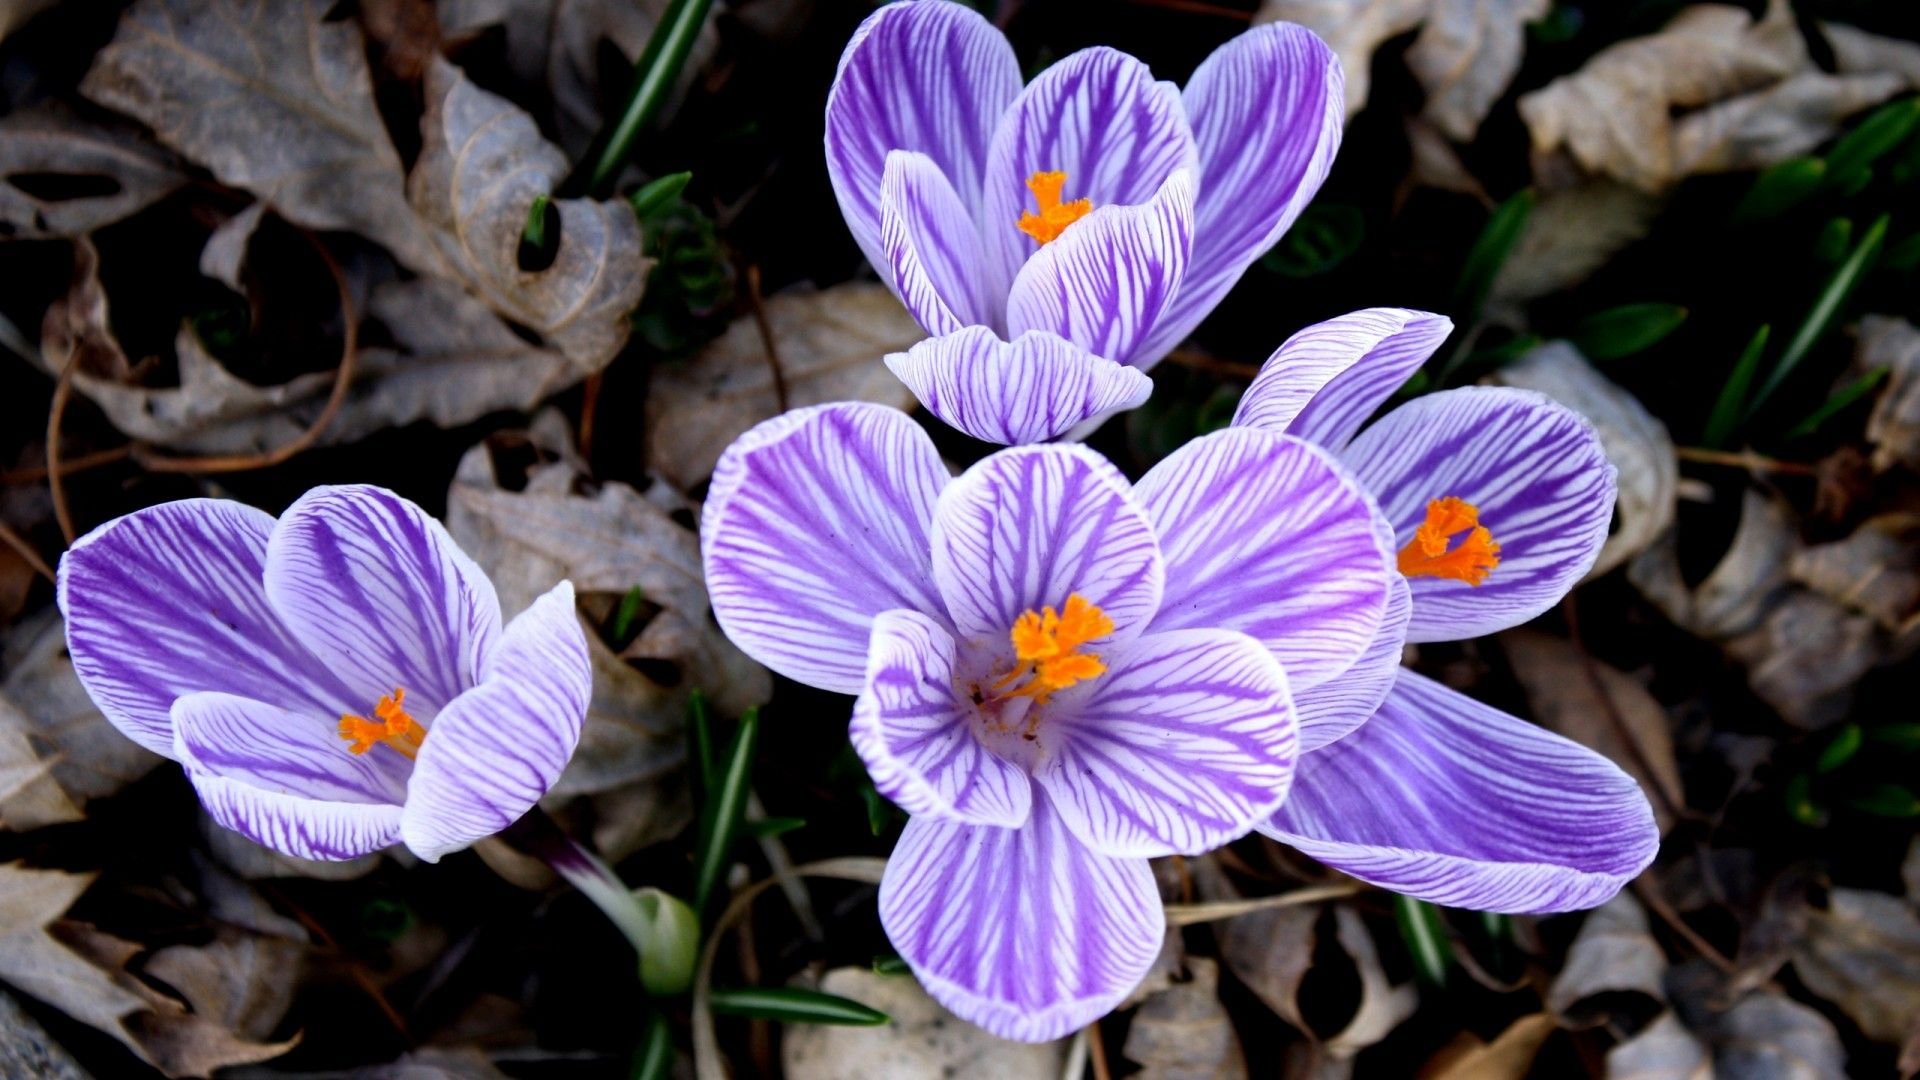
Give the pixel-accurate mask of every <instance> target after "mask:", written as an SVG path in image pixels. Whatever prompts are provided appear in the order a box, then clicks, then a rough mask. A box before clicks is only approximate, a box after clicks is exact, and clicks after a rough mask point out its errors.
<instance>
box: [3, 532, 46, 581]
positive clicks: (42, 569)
mask: <svg viewBox="0 0 1920 1080" xmlns="http://www.w3.org/2000/svg"><path fill="white" fill-rule="evenodd" d="M0 543H4V544H6V545H7V546H8V547H10V548H12V549H13V550H14V551H15V552H17V553H18V554H19V556H20V557H21V558H22V559H25V560H26V561H27V565H28V566H31V567H33V572H34V573H36V574H39V575H40V576H41V577H43V578H46V579H47V580H48V581H53V580H55V578H54V576H53V567H51V566H48V565H47V560H45V559H43V558H41V557H40V553H39V552H38V551H35V550H34V547H33V545H32V544H29V543H27V538H26V537H24V536H21V535H20V534H19V533H17V532H14V531H13V529H12V528H11V527H10V526H8V525H7V523H6V522H4V521H0Z"/></svg>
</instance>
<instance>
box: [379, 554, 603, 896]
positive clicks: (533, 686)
mask: <svg viewBox="0 0 1920 1080" xmlns="http://www.w3.org/2000/svg"><path fill="white" fill-rule="evenodd" d="M592 696H593V668H592V665H591V663H590V662H589V661H588V659H587V635H586V631H584V630H583V629H582V628H581V626H580V617H579V616H578V615H576V614H574V610H573V585H572V583H571V582H565V581H563V582H561V583H560V584H558V585H556V586H554V587H553V589H552V590H550V591H549V592H547V593H546V594H545V595H544V596H542V597H540V599H538V600H535V601H534V602H533V603H532V605H530V606H529V607H528V608H527V610H525V611H523V612H521V613H520V614H519V615H518V616H516V617H515V618H514V620H513V621H512V622H510V623H508V624H507V628H506V630H505V631H504V632H503V633H502V634H501V635H500V644H499V647H498V648H495V649H494V650H493V651H492V652H491V653H489V654H488V656H487V659H486V665H485V667H484V668H483V669H482V672H481V679H480V685H478V686H476V687H474V688H473V689H471V690H469V691H467V692H466V693H465V694H462V695H460V697H458V698H455V699H454V701H453V703H452V704H451V705H448V706H447V707H446V708H445V709H444V710H442V711H441V713H440V716H439V717H438V718H437V719H436V720H435V721H434V723H433V727H432V728H431V730H429V731H428V732H427V737H426V740H425V742H424V743H422V745H421V747H420V756H419V760H418V761H416V762H415V763H414V768H413V779H412V780H411V781H410V782H409V783H408V785H407V801H406V809H405V811H404V813H403V814H402V816H401V820H400V828H401V837H402V839H404V840H405V841H406V844H407V847H408V848H409V849H411V850H412V851H413V853H414V854H415V855H418V856H420V857H421V858H423V859H426V860H427V861H429V862H433V861H436V860H438V859H439V858H440V857H441V856H443V855H446V854H447V853H449V852H453V851H458V850H460V849H461V848H464V847H466V846H467V845H469V844H472V843H473V842H474V841H476V840H479V839H482V838H484V837H488V836H492V835H493V834H494V833H497V832H499V831H500V830H501V829H504V828H506V827H507V826H508V825H511V824H513V822H514V821H516V820H518V819H519V818H520V816H521V815H523V814H525V813H526V812H527V811H529V810H531V809H533V806H534V804H535V803H537V802H539V801H540V799H541V797H542V796H544V795H545V794H546V793H547V791H548V790H549V789H550V788H552V787H553V785H554V782H555V781H557V780H559V779H560V773H561V772H562V771H563V770H565V769H566V767H567V762H568V760H569V759H571V758H572V757H573V750H574V747H575V746H577V745H578V744H579V742H580V725H581V723H582V722H583V721H585V719H586V715H587V702H588V701H589V700H590V699H591V698H592ZM375 749H376V751H377V750H378V748H377V747H376V748H375Z"/></svg>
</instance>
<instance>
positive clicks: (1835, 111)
mask: <svg viewBox="0 0 1920 1080" xmlns="http://www.w3.org/2000/svg"><path fill="white" fill-rule="evenodd" d="M1905 86H1906V80H1905V79H1903V78H1901V77H1900V76H1899V75H1895V74H1892V73H1888V72H1876V73H1872V74H1861V75H1829V74H1827V73H1825V72H1823V71H1818V70H1812V71H1802V72H1800V73H1798V74H1796V75H1794V76H1793V77H1791V78H1789V79H1786V80H1785V81H1782V82H1779V83H1776V84H1774V85H1773V86H1770V87H1768V88H1766V89H1764V90H1758V91H1755V92H1753V93H1751V94H1741V95H1740V96H1738V97H1734V98H1729V99H1727V100H1725V101H1722V102H1718V103H1716V104H1714V105H1711V106H1708V107H1707V108H1704V109H1700V110H1698V111H1696V112H1692V113H1688V114H1687V115H1686V116H1684V117H1682V118H1681V119H1680V120H1679V121H1678V122H1677V123H1675V124H1674V126H1673V169H1674V173H1675V175H1677V176H1696V175H1699V174H1702V173H1720V172H1740V171H1744V170H1751V169H1764V168H1766V167H1767V166H1769V165H1772V164H1775V163H1777V162H1781V161H1785V160H1786V159H1787V158H1790V157H1793V156H1795V155H1797V154H1804V153H1806V152H1807V151H1809V150H1812V149H1813V148H1814V147H1816V146H1819V145H1820V144H1821V143H1823V142H1826V141H1827V140H1828V139H1830V138H1832V137H1833V136H1834V135H1835V134H1836V133H1838V132H1839V130H1840V126H1841V124H1842V122H1843V121H1845V120H1846V118H1847V117H1849V116H1852V115H1853V114H1855V113H1857V112H1859V111H1860V110H1862V109H1865V108H1868V107H1870V106H1874V105H1878V104H1880V103H1881V102H1883V101H1885V100H1887V99H1888V98H1890V97H1892V96H1893V95H1895V94H1897V93H1899V92H1900V91H1901V90H1902V89H1903V88H1904V87H1905Z"/></svg>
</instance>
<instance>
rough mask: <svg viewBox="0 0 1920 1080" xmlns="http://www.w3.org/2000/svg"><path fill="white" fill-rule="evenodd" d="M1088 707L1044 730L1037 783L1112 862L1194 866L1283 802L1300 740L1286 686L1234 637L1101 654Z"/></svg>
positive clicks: (1060, 714)
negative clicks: (1177, 859) (1163, 860)
mask: <svg viewBox="0 0 1920 1080" xmlns="http://www.w3.org/2000/svg"><path fill="white" fill-rule="evenodd" d="M1100 658H1101V659H1102V660H1104V661H1105V662H1106V664H1107V672H1106V674H1104V675H1102V676H1100V677H1099V678H1098V679H1096V680H1094V682H1093V683H1092V684H1091V686H1092V688H1091V690H1090V691H1088V692H1087V694H1086V696H1085V698H1084V699H1083V700H1080V701H1076V702H1073V703H1071V704H1068V703H1064V702H1063V703H1062V704H1061V705H1060V706H1059V708H1058V710H1057V712H1056V711H1054V710H1051V709H1049V710H1048V711H1047V712H1046V714H1045V715H1044V716H1043V718H1042V719H1041V721H1040V724H1039V727H1038V732H1039V737H1040V741H1039V744H1038V745H1039V746H1040V747H1041V761H1040V764H1039V766H1038V767H1037V768H1035V770H1034V774H1033V778H1034V780H1035V781H1036V782H1038V783H1039V784H1040V786H1041V787H1042V788H1043V789H1045V791H1046V793H1047V796H1048V798H1049V800H1050V801H1051V802H1052V804H1053V807H1054V809H1055V810H1056V811H1057V812H1058V813H1059V815H1060V817H1061V819H1062V820H1064V821H1065V822H1066V824H1067V828H1068V829H1070V830H1072V831H1073V834H1074V835H1075V836H1077V837H1079V838H1080V840H1081V841H1082V842H1083V843H1085V844H1086V845H1087V846H1088V847H1091V848H1092V849H1094V850H1095V851H1098V852H1101V853H1103V854H1106V855H1114V856H1133V857H1137V858H1154V857H1158V856H1161V855H1175V854H1179V855H1198V854H1201V853H1203V852H1207V851H1211V850H1213V849H1214V848H1217V847H1222V846H1224V845H1225V844H1227V843H1229V842H1231V841H1233V840H1236V839H1238V838H1239V837H1241V836H1244V835H1246V833H1247V832H1248V831H1249V830H1250V829H1252V828H1253V827H1254V826H1255V825H1256V824H1258V823H1260V822H1262V821H1264V820H1266V818H1267V817H1268V816H1269V815H1270V814H1272V813H1273V812H1274V810H1276V809H1278V808H1279V806H1280V803H1281V801H1282V800H1284V799H1285V798H1286V797H1287V787H1288V785H1289V784H1290V783H1291V782H1292V780H1293V767H1294V761H1295V759H1296V757H1297V756H1298V749H1299V732H1298V730H1297V728H1296V725H1295V722H1294V716H1293V702H1292V699H1291V697H1290V696H1289V695H1288V693H1287V677H1286V675H1285V673H1284V672H1282V671H1281V669H1280V664H1279V662H1278V661H1276V660H1274V658H1273V654H1272V653H1269V652H1268V651H1267V650H1266V648H1265V647H1264V646H1262V645H1261V644H1260V642H1258V641H1256V640H1254V639H1253V638H1250V637H1248V636H1247V635H1245V634H1238V633H1234V632H1232V631H1230V630H1175V631H1172V632H1170V633H1165V634H1148V635H1146V636H1144V637H1139V638H1135V639H1134V640H1132V641H1129V642H1126V643H1124V644H1122V645H1118V646H1115V647H1114V648H1112V649H1110V650H1107V651H1105V652H1103V653H1102V654H1101V657H1100Z"/></svg>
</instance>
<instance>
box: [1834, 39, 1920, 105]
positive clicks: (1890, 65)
mask: <svg viewBox="0 0 1920 1080" xmlns="http://www.w3.org/2000/svg"><path fill="white" fill-rule="evenodd" d="M1820 30H1821V32H1822V33H1823V34H1825V35H1826V38H1827V44H1828V45H1829V46H1831V47H1832V48H1833V60H1834V64H1835V66H1837V67H1838V68H1839V69H1840V70H1841V71H1842V72H1843V73H1849V74H1851V73H1867V72H1891V73H1894V74H1897V75H1899V76H1900V77H1901V78H1903V79H1905V80H1906V83H1907V86H1908V87H1909V88H1911V89H1914V90H1920V45H1916V44H1914V43H1913V42H1911V41H1905V40H1902V39H1900V38H1890V37H1881V36H1880V35H1879V34H1869V33H1867V32H1866V31H1865V30H1861V29H1860V28H1858V27H1854V26H1848V25H1846V24H1844V23H1821V24H1820Z"/></svg>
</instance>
